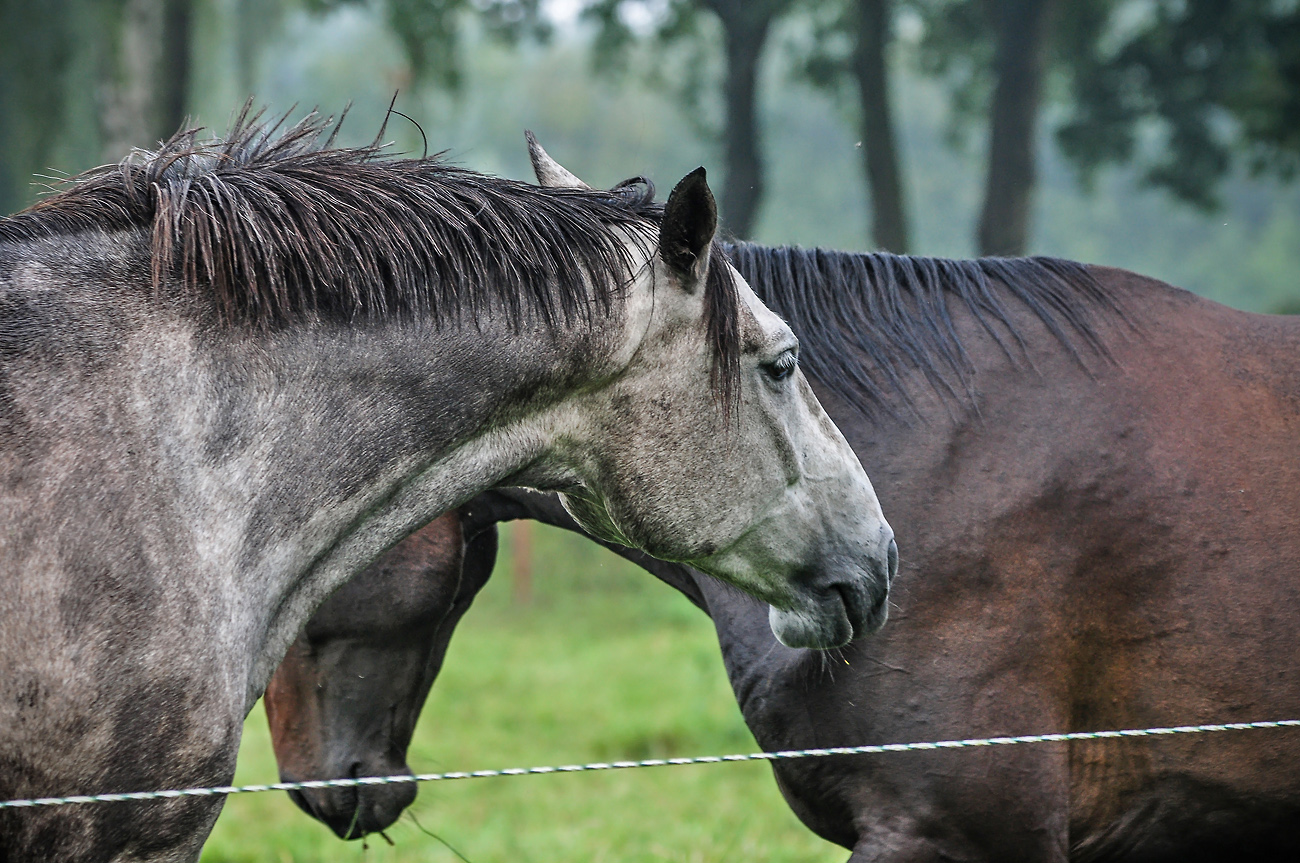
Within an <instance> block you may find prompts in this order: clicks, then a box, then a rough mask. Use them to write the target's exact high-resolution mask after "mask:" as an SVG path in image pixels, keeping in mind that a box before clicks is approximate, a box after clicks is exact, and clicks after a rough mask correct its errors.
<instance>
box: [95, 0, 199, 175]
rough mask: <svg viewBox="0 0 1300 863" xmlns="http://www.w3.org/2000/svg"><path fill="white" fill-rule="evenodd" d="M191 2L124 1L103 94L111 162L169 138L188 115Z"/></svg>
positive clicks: (106, 154)
mask: <svg viewBox="0 0 1300 863" xmlns="http://www.w3.org/2000/svg"><path fill="white" fill-rule="evenodd" d="M192 17H193V8H192V0H125V3H123V4H122V7H121V11H120V13H119V17H118V19H117V26H116V32H113V33H111V34H110V40H111V44H110V46H109V51H108V52H107V65H108V68H107V70H106V71H105V75H104V81H103V84H102V88H101V92H100V115H99V127H100V133H101V149H102V152H103V158H104V160H105V161H107V162H116V161H119V160H120V159H122V158H123V157H124V156H126V154H127V153H128V152H130V150H131V148H132V147H149V146H152V145H154V144H155V143H156V142H157V141H159V140H160V139H163V138H167V137H170V136H171V134H172V133H173V132H175V131H176V129H177V128H178V127H179V126H180V124H181V122H182V120H183V119H184V116H185V104H186V98H187V95H188V93H187V91H188V85H189V77H190V65H191V56H190V45H191V22H192Z"/></svg>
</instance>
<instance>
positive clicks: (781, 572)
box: [529, 135, 898, 647]
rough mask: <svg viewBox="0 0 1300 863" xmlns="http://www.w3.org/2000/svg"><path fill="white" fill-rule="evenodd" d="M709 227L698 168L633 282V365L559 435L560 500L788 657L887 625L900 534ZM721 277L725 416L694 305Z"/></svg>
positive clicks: (711, 213)
mask: <svg viewBox="0 0 1300 863" xmlns="http://www.w3.org/2000/svg"><path fill="white" fill-rule="evenodd" d="M529 145H530V150H531V154H532V157H533V164H534V166H535V168H536V170H537V175H538V179H539V181H540V182H541V183H542V184H543V185H554V186H580V185H582V181H581V180H578V179H577V177H575V176H574V175H573V174H571V173H570V172H569V171H567V170H565V169H564V168H563V167H562V166H560V165H559V164H558V163H556V162H555V161H554V160H553V159H551V158H550V156H548V155H547V154H546V152H545V151H544V150H543V149H542V148H541V147H540V146H539V145H538V144H537V142H536V141H535V140H534V139H532V137H531V135H530V136H529ZM716 227H717V214H716V209H715V205H714V202H713V197H712V194H711V193H710V191H709V188H708V185H707V183H706V181H705V178H704V172H703V169H700V170H698V171H696V172H694V173H692V174H690V175H688V176H687V177H686V178H685V179H684V180H682V181H681V182H680V183H679V184H678V185H677V187H676V188H675V189H674V190H673V192H672V194H671V195H670V197H669V199H668V203H667V205H666V207H665V210H664V215H663V221H662V225H661V228H660V237H659V243H658V248H657V250H656V252H655V254H654V255H653V257H652V259H651V260H650V262H649V265H648V266H647V267H646V268H645V270H644V271H643V272H642V273H641V274H640V275H639V276H638V281H639V282H642V283H646V284H644V285H643V286H642V287H641V288H640V289H637V288H636V287H634V288H633V290H632V291H631V292H630V293H629V296H628V309H629V313H628V315H627V318H628V327H629V328H630V329H632V330H634V331H639V332H638V337H634V338H632V339H629V341H628V345H627V347H626V348H625V350H626V361H625V362H624V363H623V364H622V365H621V366H620V367H619V368H618V370H617V372H616V374H614V375H612V376H611V377H612V379H611V380H610V382H609V384H608V385H607V386H605V387H603V388H601V389H600V390H599V391H597V392H593V393H592V394H591V395H590V396H589V397H588V398H587V399H586V400H585V403H584V409H583V410H579V411H575V412H573V417H574V420H575V422H574V423H573V425H572V426H571V427H569V428H566V429H565V432H564V433H563V434H561V435H559V436H558V438H559V439H561V440H563V441H565V442H566V444H565V446H563V447H562V458H563V459H564V460H565V461H567V462H568V463H569V464H570V465H571V466H573V469H574V472H575V473H576V475H577V476H578V477H579V478H580V480H581V481H580V482H579V483H577V484H575V485H574V486H573V487H571V488H563V487H561V488H560V489H559V490H560V491H561V492H562V499H563V501H564V504H565V506H566V508H568V510H569V511H570V513H572V514H573V517H574V518H575V519H577V520H578V521H579V522H580V523H581V524H582V526H583V527H584V528H586V529H587V530H588V531H590V532H591V533H593V534H595V535H596V536H599V537H601V538H604V539H607V540H611V541H614V542H618V543H621V544H623V545H628V546H632V547H636V548H641V549H644V550H645V551H648V552H649V553H651V554H653V555H654V556H656V557H660V558H664V559H667V560H674V561H681V562H685V563H689V564H690V565H692V566H694V567H696V568H698V569H700V570H703V571H704V572H707V573H709V574H711V575H714V576H716V577H718V578H720V579H723V580H724V581H727V582H730V583H732V584H734V585H736V586H738V587H740V588H741V589H743V590H745V591H746V592H748V593H751V594H753V595H755V596H757V597H759V598H761V599H763V600H765V601H766V602H768V603H769V604H770V605H771V607H772V609H771V613H770V619H771V624H772V629H773V631H774V632H775V633H776V635H777V637H778V638H779V639H780V640H781V641H782V642H783V643H785V644H787V645H789V646H792V647H834V646H838V645H842V644H844V643H846V642H848V641H849V640H851V639H853V638H856V637H860V636H863V635H867V634H870V633H872V632H874V631H875V630H876V629H878V628H879V627H880V626H881V625H882V624H883V623H884V621H885V617H886V614H887V609H886V600H887V596H888V589H889V583H890V580H891V579H892V577H893V573H894V571H895V569H896V568H897V560H898V553H897V548H896V546H895V544H894V539H893V531H892V530H891V529H890V527H889V525H888V524H887V523H886V521H885V518H884V515H883V514H882V512H881V508H880V504H879V502H878V501H877V499H876V495H875V492H874V491H873V489H872V487H871V483H870V481H869V480H868V479H867V476H866V474H865V473H864V471H863V469H862V465H861V464H859V462H858V459H857V456H856V455H855V454H854V452H853V450H852V449H850V447H849V445H848V444H847V442H846V441H845V440H844V437H843V436H842V435H841V434H840V432H839V430H838V429H837V428H836V427H835V425H834V424H833V423H832V422H831V421H830V419H829V418H828V417H827V416H826V413H825V412H824V411H823V410H822V407H821V405H820V404H819V403H818V401H817V398H816V397H815V396H814V395H813V392H812V390H811V388H810V387H809V385H808V382H807V381H806V380H805V379H804V376H803V374H802V373H801V372H800V370H799V367H798V351H799V344H798V340H797V339H796V338H795V336H794V334H793V333H792V332H791V330H790V328H789V327H788V326H787V325H786V324H785V322H784V321H782V320H781V319H780V318H779V317H777V316H776V315H775V314H773V313H772V312H771V311H770V310H768V309H767V308H766V307H765V306H764V305H763V304H762V303H761V302H760V301H759V300H758V298H757V297H755V295H754V293H753V291H752V290H750V288H749V286H748V285H747V284H746V283H745V282H744V280H743V279H742V278H741V277H740V275H739V273H737V272H736V271H735V270H734V269H732V268H731V265H730V264H729V263H728V262H727V261H726V260H724V259H722V256H721V255H720V254H714V253H712V248H713V247H712V240H713V236H714V233H715V231H716ZM719 267H720V268H726V276H727V277H729V278H730V279H731V280H732V281H734V283H735V284H736V287H737V291H738V294H739V303H738V309H737V314H738V317H739V321H738V328H739V346H738V351H737V354H738V356H737V357H736V360H735V366H736V368H735V369H734V370H733V374H734V381H735V383H734V393H733V400H732V402H731V404H730V409H729V410H719V409H718V405H717V404H715V403H712V402H710V401H709V400H707V399H701V398H699V397H698V394H699V393H701V392H704V391H707V390H708V388H709V383H710V374H711V365H710V353H709V347H708V342H707V339H706V332H705V327H704V325H702V323H701V322H702V320H704V319H705V318H707V315H704V314H703V313H702V311H701V305H702V299H701V295H702V294H703V293H704V285H705V280H706V278H707V277H708V272H709V270H710V268H719ZM579 401H583V400H582V399H579ZM593 453H598V455H592V454H593Z"/></svg>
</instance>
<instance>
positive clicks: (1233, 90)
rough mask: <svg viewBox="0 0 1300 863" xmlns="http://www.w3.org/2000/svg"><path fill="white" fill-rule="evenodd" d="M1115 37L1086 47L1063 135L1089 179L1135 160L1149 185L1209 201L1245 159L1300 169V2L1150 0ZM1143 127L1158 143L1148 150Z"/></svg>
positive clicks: (1079, 51)
mask: <svg viewBox="0 0 1300 863" xmlns="http://www.w3.org/2000/svg"><path fill="white" fill-rule="evenodd" d="M1146 8H1147V10H1148V12H1149V14H1148V15H1147V16H1146V17H1145V18H1142V19H1139V23H1138V24H1137V25H1135V26H1131V27H1130V28H1129V30H1128V31H1127V32H1126V33H1124V34H1122V38H1120V39H1115V40H1112V43H1117V44H1108V43H1107V42H1106V41H1105V40H1091V41H1088V42H1079V43H1076V44H1075V45H1074V46H1073V47H1074V48H1075V50H1074V51H1073V52H1072V53H1071V54H1069V56H1068V57H1067V58H1066V59H1067V61H1068V62H1069V64H1070V65H1071V67H1072V72H1073V96H1074V100H1073V112H1072V115H1071V117H1070V118H1069V119H1068V120H1067V121H1066V122H1065V123H1064V124H1063V125H1062V127H1061V129H1060V130H1059V133H1058V137H1059V140H1060V143H1061V146H1062V149H1063V150H1064V151H1065V153H1066V154H1067V155H1068V156H1069V157H1070V158H1071V159H1072V160H1073V161H1074V162H1075V163H1076V164H1077V165H1078V166H1079V168H1080V169H1081V171H1082V173H1083V176H1084V178H1085V180H1086V179H1088V178H1089V177H1090V176H1091V175H1092V174H1093V173H1094V172H1095V171H1096V169H1097V168H1098V167H1099V166H1101V165H1103V164H1106V163H1114V162H1126V161H1130V160H1132V161H1135V162H1137V163H1138V164H1139V165H1140V166H1141V167H1142V170H1143V174H1144V177H1145V179H1146V181H1147V182H1149V183H1151V184H1153V185H1155V186H1158V187H1161V188H1164V189H1167V190H1168V191H1170V192H1171V193H1172V194H1173V195H1174V196H1175V197H1177V198H1178V199H1180V200H1182V201H1185V202H1188V203H1190V204H1192V205H1194V206H1196V207H1199V208H1202V209H1212V208H1214V207H1216V206H1217V205H1218V204H1219V199H1218V195H1217V189H1218V186H1219V184H1220V182H1221V181H1222V179H1223V178H1224V177H1225V175H1226V174H1227V173H1228V172H1229V171H1230V170H1231V169H1232V168H1233V166H1234V165H1242V166H1244V167H1246V168H1247V169H1248V170H1250V171H1251V172H1253V173H1255V174H1260V173H1266V172H1271V173H1274V174H1277V175H1280V176H1283V177H1292V176H1294V174H1295V172H1296V169H1297V167H1298V166H1300V4H1297V3H1295V2H1290V3H1286V2H1272V0H1236V2H1231V3H1227V2H1220V0H1182V2H1178V3H1172V2H1164V0H1162V2H1154V3H1148V4H1147V5H1146ZM1144 132H1154V133H1155V137H1156V139H1157V140H1156V142H1155V144H1154V145H1148V146H1146V147H1140V146H1139V144H1138V142H1139V140H1140V139H1141V137H1142V134H1143V133H1144Z"/></svg>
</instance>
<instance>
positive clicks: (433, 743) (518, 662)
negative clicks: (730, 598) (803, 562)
mask: <svg viewBox="0 0 1300 863" xmlns="http://www.w3.org/2000/svg"><path fill="white" fill-rule="evenodd" d="M533 530H534V537H535V539H534V554H533V557H534V559H535V561H536V571H535V576H534V582H533V598H532V600H531V602H528V603H526V604H522V603H519V602H517V601H514V600H513V599H512V596H511V594H512V590H511V587H512V585H511V583H510V577H509V576H510V563H511V561H510V544H511V543H510V541H509V536H510V531H509V530H506V531H503V539H504V540H505V543H504V548H503V553H502V557H501V561H500V564H499V566H498V573H497V576H496V578H495V579H493V581H492V582H491V583H489V585H488V587H487V588H486V590H485V591H484V593H483V594H482V595H481V596H480V597H479V599H478V601H477V602H476V603H475V605H474V608H473V609H472V610H471V611H470V613H469V614H468V615H467V616H466V618H465V620H464V622H463V623H462V624H461V626H460V628H459V630H458V631H457V634H456V638H455V639H454V640H453V642H452V647H451V652H450V655H449V656H448V658H447V665H446V667H445V668H444V670H443V673H442V675H441V677H440V678H439V680H438V682H437V684H435V686H434V688H433V694H432V695H431V696H430V699H429V703H428V705H427V706H426V709H425V712H424V716H423V718H422V719H421V721H420V725H419V728H418V729H417V730H416V734H415V742H414V744H413V745H412V748H411V758H410V763H411V767H412V768H413V769H415V770H416V771H417V772H435V771H447V770H474V769H482V768H489V767H515V766H531V765H540V764H570V763H575V762H585V761H605V760H616V759H639V758H657V757H666V756H678V755H681V756H687V755H707V754H719V753H727V752H747V751H754V750H755V749H756V748H757V747H756V746H755V744H754V741H753V738H751V737H750V735H749V732H748V730H747V729H746V728H745V726H744V723H743V722H742V721H741V718H740V713H739V711H738V710H737V708H736V705H735V701H734V700H733V698H732V695H731V689H730V687H729V686H728V685H727V680H726V676H725V675H724V674H723V670H722V662H721V660H720V659H719V656H718V648H717V642H716V640H715V638H714V634H713V627H712V625H711V624H710V623H709V621H708V619H707V618H706V617H705V616H704V615H703V614H701V613H700V612H699V611H697V610H696V609H695V608H694V607H693V606H691V605H690V603H688V602H687V601H686V600H685V599H684V598H682V597H681V596H680V595H679V594H678V593H677V592H676V591H673V590H672V589H670V588H668V587H665V586H664V585H662V584H661V583H659V582H658V581H657V580H655V579H654V578H652V577H651V576H649V575H647V574H646V573H644V572H642V571H641V570H639V569H636V568H635V567H632V566H631V565H629V564H627V563H625V562H624V561H622V560H621V559H619V558H617V557H615V556H613V555H611V554H609V553H608V552H605V551H604V550H603V549H600V548H599V547H597V546H595V545H593V544H592V543H589V542H586V541H585V540H581V539H578V538H577V537H574V536H572V535H569V534H565V533H563V532H560V531H553V530H549V529H546V528H542V527H534V528H533ZM275 776H276V772H275V765H274V759H273V757H272V755H271V746H270V740H269V737H268V735H267V731H266V720H265V717H264V715H263V713H262V710H261V707H260V706H259V707H258V708H257V709H256V710H255V711H254V713H253V715H252V716H251V717H250V718H249V720H248V723H247V725H246V727H245V732H244V742H243V746H242V748H241V749H240V755H239V769H238V772H237V774H236V782H237V783H241V784H242V783H251V782H265V781H274V779H275ZM412 809H413V811H414V813H415V817H416V818H418V819H419V822H420V824H422V825H423V826H424V828H426V829H427V830H429V831H432V832H433V833H436V834H438V835H439V836H441V837H442V838H443V839H444V840H446V841H447V842H449V843H450V844H451V845H453V846H454V847H455V848H456V849H457V850H458V851H459V852H460V853H461V854H463V855H464V856H465V858H467V859H468V860H470V861H473V863H497V861H512V863H514V861H518V863H528V861H537V863H543V861H544V863H553V861H577V860H581V861H611V862H612V861H619V863H635V861H651V860H654V861H664V860H671V861H680V863H696V861H698V863H705V861H727V860H736V859H750V860H763V861H773V863H780V861H791V863H793V861H799V863H842V861H843V860H844V859H845V858H846V857H847V856H848V855H847V852H846V851H844V850H843V849H840V848H838V847H836V846H834V845H830V844H828V843H826V842H823V841H822V840H820V839H818V838H817V837H816V836H814V835H813V834H812V833H810V832H809V831H808V830H807V829H805V828H804V827H803V826H802V825H801V824H800V823H799V822H798V820H797V819H796V818H795V817H794V815H792V814H791V813H790V810H789V809H788V808H787V807H786V805H785V803H784V801H782V799H781V796H780V794H779V793H778V792H777V790H776V785H775V783H774V782H773V780H772V774H771V769H770V768H769V767H768V766H767V765H764V764H725V765H719V764H714V765H699V766H689V767H662V768H650V769H645V770H634V771H616V772H609V773H586V774H577V775H562V776H554V775H552V776H525V777H507V778H500V779H474V780H466V781H457V782H448V783H445V784H425V785H422V786H421V788H420V795H419V798H418V799H417V801H416V803H415V805H414V807H412ZM388 835H389V837H391V838H392V840H393V841H394V842H395V843H396V844H395V845H393V846H392V847H390V846H389V845H388V843H387V842H385V841H384V840H383V839H382V838H379V837H375V838H374V839H372V840H370V841H369V843H368V844H369V848H368V850H363V848H362V845H361V843H359V842H349V843H343V842H340V841H339V840H337V839H336V838H335V837H334V835H333V834H332V833H330V832H329V830H327V829H326V828H325V827H323V826H320V825H318V824H316V823H315V822H314V821H311V820H310V819H309V818H307V817H306V816H305V815H303V814H302V813H300V812H299V811H298V810H297V809H296V808H295V807H294V806H293V804H292V803H290V802H289V799H288V797H287V796H286V795H284V794H282V793H275V794H259V795H246V796H240V797H235V798H232V799H231V800H230V801H229V802H228V803H227V804H226V808H225V811H224V813H223V814H222V816H221V819H220V821H219V822H218V823H217V828H216V830H215V831H214V832H213V834H212V838H211V839H210V840H209V842H208V844H207V846H206V848H205V850H204V853H203V858H202V859H203V861H204V863H236V861H238V863H243V861H259V863H261V861H283V863H314V861H326V860H328V861H335V860H345V861H346V860H364V861H373V863H395V861H429V863H455V861H456V860H457V859H458V858H457V857H456V855H455V854H453V853H452V852H451V851H449V850H448V849H447V848H446V847H444V846H443V845H442V844H441V843H439V842H438V841H437V840H436V839H433V838H431V837H429V836H427V835H425V834H424V833H422V832H421V831H420V830H419V829H417V828H416V826H415V825H414V823H413V822H412V821H411V820H410V819H408V818H404V819H403V820H402V821H400V822H399V823H398V824H397V825H396V826H395V827H393V829H392V830H390V831H388Z"/></svg>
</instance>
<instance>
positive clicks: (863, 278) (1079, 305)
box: [723, 243, 1122, 416]
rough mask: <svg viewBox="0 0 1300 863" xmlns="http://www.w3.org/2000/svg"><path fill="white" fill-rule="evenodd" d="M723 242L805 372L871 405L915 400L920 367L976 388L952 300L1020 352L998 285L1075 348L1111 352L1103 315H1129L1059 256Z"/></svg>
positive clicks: (955, 388) (948, 389) (946, 388)
mask: <svg viewBox="0 0 1300 863" xmlns="http://www.w3.org/2000/svg"><path fill="white" fill-rule="evenodd" d="M723 249H724V251H725V252H726V253H727V254H728V255H729V256H730V258H731V260H732V262H733V263H734V265H735V267H736V269H737V270H739V271H740V274H741V275H742V276H744V277H745V279H746V280H747V281H748V282H749V283H750V285H751V286H752V287H753V289H754V292H755V293H756V294H758V296H759V298H760V299H762V300H763V302H764V303H766V304H767V305H768V306H769V307H770V308H772V310H773V311H775V312H777V314H780V315H782V316H783V317H784V318H785V319H786V321H787V322H789V324H790V326H791V328H792V329H793V330H794V331H795V333H796V335H798V337H799V340H800V362H801V364H802V365H803V366H804V368H805V370H806V371H807V372H808V374H809V375H810V376H811V377H813V378H815V379H817V380H818V381H820V382H822V383H824V384H826V385H827V386H828V387H831V388H834V389H836V390H837V391H839V392H841V393H843V394H845V395H846V396H849V397H850V399H851V401H852V402H853V403H854V404H855V405H856V406H857V407H858V409H859V410H861V411H863V413H865V414H867V415H868V416H870V415H872V414H874V413H876V412H879V411H882V410H883V411H885V412H889V413H893V412H896V411H895V410H894V409H892V408H891V407H890V396H894V397H896V398H897V399H899V400H901V402H902V404H903V405H904V406H906V407H907V408H909V409H910V408H911V407H912V399H911V397H910V396H909V394H908V391H907V389H906V387H905V384H904V374H905V373H906V372H907V371H908V370H909V369H919V370H920V371H921V373H922V374H923V375H924V376H925V377H926V379H927V380H928V381H929V382H930V384H931V385H932V386H933V387H935V389H936V390H938V391H939V392H940V393H941V394H943V395H947V396H957V395H958V393H959V391H965V390H967V389H968V388H969V384H970V373H971V371H972V369H971V364H970V358H969V357H968V355H967V354H966V351H965V349H964V348H963V346H962V344H961V340H960V339H959V338H958V337H957V332H956V330H955V329H954V327H953V323H952V319H951V317H950V316H949V308H950V304H951V303H953V302H956V303H961V304H963V305H965V306H966V307H967V308H968V309H970V311H971V312H972V313H973V314H974V315H975V317H976V318H977V319H978V320H979V321H980V323H981V324H983V326H984V328H985V329H986V330H987V331H988V332H989V334H990V335H991V336H992V337H993V338H994V339H995V340H996V341H997V342H998V344H999V345H1001V347H1002V349H1003V350H1004V351H1006V353H1007V355H1008V356H1010V357H1011V358H1012V359H1019V358H1020V357H1021V356H1023V348H1024V341H1023V338H1022V336H1021V334H1020V333H1019V332H1018V331H1017V328H1016V326H1015V325H1014V323H1013V322H1012V320H1011V318H1010V316H1009V314H1008V309H1007V307H1006V305H1005V303H1004V300H1003V299H1002V297H1005V294H1001V295H1000V292H999V291H997V290H995V289H994V287H995V285H1001V286H1003V287H1004V288H1005V290H1006V291H1007V292H1008V293H1010V295H1011V296H1012V297H1014V298H1015V299H1016V300H1017V301H1019V302H1020V303H1022V304H1023V305H1024V306H1025V307H1027V308H1028V309H1029V310H1030V311H1031V312H1033V314H1034V315H1036V316H1037V317H1038V318H1039V319H1040V320H1041V321H1042V322H1043V324H1044V325H1045V326H1046V327H1047V329H1048V330H1049V331H1050V332H1051V333H1052V334H1053V335H1054V336H1055V337H1056V338H1057V339H1059V340H1060V342H1061V343H1062V345H1063V346H1064V347H1065V348H1066V349H1067V350H1068V351H1070V352H1071V353H1072V354H1073V355H1074V356H1075V357H1076V358H1080V359H1082V357H1081V355H1080V354H1079V347H1080V346H1082V347H1084V348H1086V349H1088V350H1090V351H1093V352H1096V353H1098V354H1101V355H1103V356H1104V355H1105V354H1106V350H1105V347H1104V345H1102V343H1101V341H1100V339H1099V337H1098V335H1097V331H1096V326H1095V323H1096V320H1097V317H1098V314H1102V315H1104V314H1108V313H1110V314H1116V315H1120V316H1121V317H1122V313H1121V312H1120V310H1119V308H1118V306H1117V304H1116V301H1115V298H1114V297H1113V296H1112V295H1111V294H1110V293H1109V292H1108V291H1107V290H1106V289H1105V288H1104V287H1103V286H1102V285H1101V284H1100V283H1099V282H1098V281H1097V280H1096V279H1095V278H1094V277H1093V276H1092V274H1091V273H1090V272H1089V270H1088V268H1087V267H1085V266H1084V265H1083V264H1078V263H1075V262H1073V261H1065V260H1060V259H1057V258H1042V257H1035V258H980V259H978V260H949V259H944V258H922V257H911V256H904V255H891V254H885V253H856V252H834V251H826V250H823V249H801V248H797V247H770V246H759V245H754V244H751V243H735V244H727V245H725V246H723ZM863 356H865V357H866V358H867V363H863V362H862V361H861V358H862V357H863Z"/></svg>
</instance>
